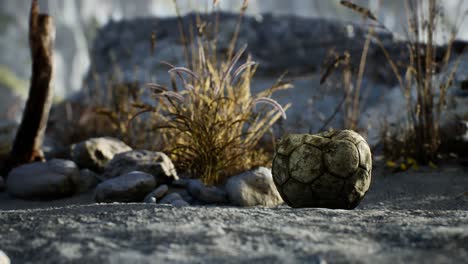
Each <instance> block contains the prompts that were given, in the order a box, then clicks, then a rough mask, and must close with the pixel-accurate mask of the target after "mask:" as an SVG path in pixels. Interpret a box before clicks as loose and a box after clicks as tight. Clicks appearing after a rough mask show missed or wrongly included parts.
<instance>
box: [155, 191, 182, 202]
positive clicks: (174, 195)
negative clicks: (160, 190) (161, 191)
mask: <svg viewBox="0 0 468 264" xmlns="http://www.w3.org/2000/svg"><path fill="white" fill-rule="evenodd" d="M176 200H184V199H183V198H182V196H180V194H178V193H170V194H168V195H166V196H164V197H163V198H162V199H161V201H160V202H159V203H160V204H171V203H172V202H173V201H176Z"/></svg>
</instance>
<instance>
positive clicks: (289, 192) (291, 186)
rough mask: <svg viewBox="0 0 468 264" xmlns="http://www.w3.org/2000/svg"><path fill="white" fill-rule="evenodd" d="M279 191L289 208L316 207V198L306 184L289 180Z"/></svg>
mask: <svg viewBox="0 0 468 264" xmlns="http://www.w3.org/2000/svg"><path fill="white" fill-rule="evenodd" d="M281 189H282V191H283V194H284V195H285V196H286V199H284V200H285V201H286V202H287V203H288V205H289V206H291V207H296V208H297V207H313V206H315V205H316V198H315V196H314V194H313V193H312V191H311V190H310V187H309V185H307V184H303V183H301V182H299V181H296V180H294V179H293V178H291V179H289V181H287V182H286V183H285V184H284V185H283V186H282V187H281Z"/></svg>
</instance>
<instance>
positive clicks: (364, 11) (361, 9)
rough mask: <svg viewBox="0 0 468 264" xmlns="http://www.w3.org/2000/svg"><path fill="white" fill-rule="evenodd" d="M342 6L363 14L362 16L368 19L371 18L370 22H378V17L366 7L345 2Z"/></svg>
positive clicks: (342, 2)
mask: <svg viewBox="0 0 468 264" xmlns="http://www.w3.org/2000/svg"><path fill="white" fill-rule="evenodd" d="M340 4H341V5H342V6H344V7H347V8H349V9H351V10H353V11H354V12H357V13H359V14H361V15H362V16H364V17H366V18H369V19H370V20H373V21H376V22H378V20H377V17H376V16H375V15H374V14H373V13H372V12H371V11H370V10H369V9H367V8H365V7H362V6H359V5H357V4H355V3H352V2H350V1H345V0H342V1H341V2H340Z"/></svg>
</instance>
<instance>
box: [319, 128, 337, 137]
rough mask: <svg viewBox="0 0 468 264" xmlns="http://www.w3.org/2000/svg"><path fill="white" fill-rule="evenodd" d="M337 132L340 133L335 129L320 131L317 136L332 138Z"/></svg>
mask: <svg viewBox="0 0 468 264" xmlns="http://www.w3.org/2000/svg"><path fill="white" fill-rule="evenodd" d="M336 134H338V131H335V130H333V131H325V132H322V133H319V134H317V136H320V137H324V138H328V139H331V138H332V137H334V136H335V135H336Z"/></svg>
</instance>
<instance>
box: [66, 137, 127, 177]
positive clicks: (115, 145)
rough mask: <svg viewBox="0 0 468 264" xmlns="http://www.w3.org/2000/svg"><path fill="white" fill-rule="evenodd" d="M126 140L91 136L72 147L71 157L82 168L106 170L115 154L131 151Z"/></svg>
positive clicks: (98, 170)
mask: <svg viewBox="0 0 468 264" xmlns="http://www.w3.org/2000/svg"><path fill="white" fill-rule="evenodd" d="M131 150H132V148H130V147H129V146H127V144H125V143H124V142H122V141H120V140H118V139H115V138H111V137H102V138H91V139H88V140H85V141H83V142H80V143H78V144H75V145H73V146H72V147H71V157H72V160H73V161H74V162H76V164H78V166H79V167H81V168H86V169H91V170H94V171H97V172H102V171H104V169H105V167H106V165H107V163H109V161H110V160H112V159H113V158H114V156H115V155H117V154H120V153H124V152H128V151H131Z"/></svg>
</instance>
